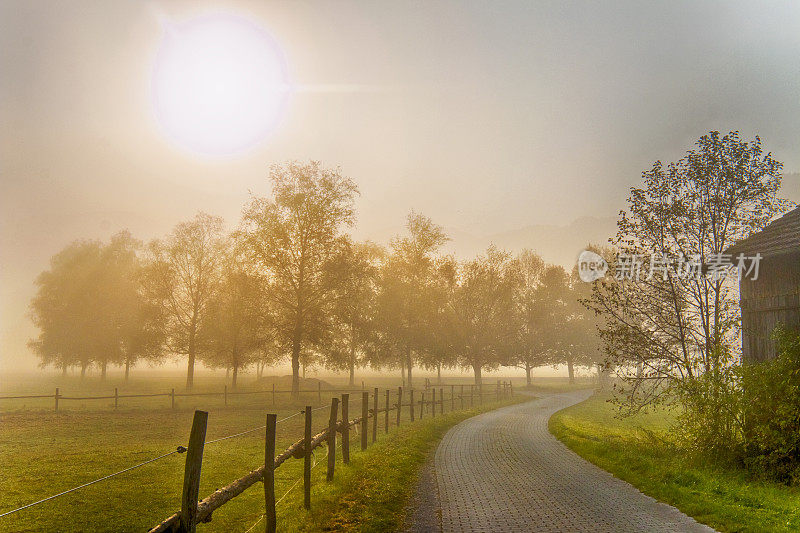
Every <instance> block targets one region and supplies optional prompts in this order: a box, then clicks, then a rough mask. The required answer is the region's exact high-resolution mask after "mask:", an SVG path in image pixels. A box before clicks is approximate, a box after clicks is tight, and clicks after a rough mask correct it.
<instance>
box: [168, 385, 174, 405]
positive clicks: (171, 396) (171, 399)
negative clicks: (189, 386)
mask: <svg viewBox="0 0 800 533" xmlns="http://www.w3.org/2000/svg"><path fill="white" fill-rule="evenodd" d="M169 397H170V403H171V404H172V408H173V409H175V389H172V392H170V393H169Z"/></svg>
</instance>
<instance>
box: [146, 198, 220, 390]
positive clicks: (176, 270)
mask: <svg viewBox="0 0 800 533" xmlns="http://www.w3.org/2000/svg"><path fill="white" fill-rule="evenodd" d="M222 229H223V222H222V219H221V218H219V217H214V216H211V215H207V214H205V213H199V214H197V215H196V216H195V218H194V219H192V220H190V221H188V222H182V223H180V224H178V225H177V226H175V228H174V229H173V230H172V233H170V234H169V235H168V236H167V238H166V239H164V240H163V241H159V240H156V241H152V242H151V243H150V244H149V246H148V251H149V261H148V264H147V265H146V267H145V271H144V280H145V281H144V282H145V287H146V288H147V294H148V297H149V298H151V300H152V301H153V302H156V303H157V304H158V305H159V307H160V308H161V313H162V316H163V317H164V323H165V331H166V338H167V344H168V346H169V348H170V350H171V351H172V352H173V353H176V354H181V355H185V356H187V366H188V368H187V372H186V387H187V388H191V387H192V385H193V384H194V365H195V361H196V359H197V357H198V355H199V353H200V349H201V345H202V342H203V339H202V326H203V324H204V323H205V322H204V318H205V314H206V311H207V310H208V304H209V302H210V301H211V299H212V298H213V296H214V294H215V291H216V290H217V287H218V285H219V282H220V265H221V262H222V259H223V257H224V255H225V253H227V250H226V247H227V242H226V238H225V236H224V234H223V231H222Z"/></svg>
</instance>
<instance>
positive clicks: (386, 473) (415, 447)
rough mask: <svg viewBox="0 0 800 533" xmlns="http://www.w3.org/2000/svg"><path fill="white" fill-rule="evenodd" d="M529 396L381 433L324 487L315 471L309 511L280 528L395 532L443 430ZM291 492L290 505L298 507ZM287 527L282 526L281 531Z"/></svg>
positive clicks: (319, 473)
mask: <svg viewBox="0 0 800 533" xmlns="http://www.w3.org/2000/svg"><path fill="white" fill-rule="evenodd" d="M530 399H531V398H530V397H529V396H516V397H515V398H513V399H510V400H506V401H501V402H492V403H487V404H486V405H484V406H483V407H476V408H474V409H467V410H464V411H454V412H452V413H446V414H445V415H444V416H441V415H437V416H436V418H425V419H423V420H422V421H418V422H415V423H414V424H409V425H405V426H401V427H400V428H399V429H395V430H393V431H392V432H391V433H389V434H388V435H382V436H380V437H379V438H378V441H377V442H376V443H375V444H371V445H370V447H369V448H367V450H366V451H364V452H359V453H356V454H354V455H352V457H351V461H350V465H348V466H346V467H344V468H337V471H336V478H335V480H334V482H333V483H330V484H326V483H325V482H324V480H323V478H324V472H323V471H322V469H319V470H320V472H317V473H316V476H317V478H319V479H317V480H315V488H314V490H313V492H312V502H313V504H312V509H311V511H310V512H308V513H307V514H306V516H305V520H304V521H302V522H299V521H295V522H294V523H293V524H280V523H279V529H281V530H286V531H303V532H317V531H363V532H383V531H397V530H398V529H400V528H401V527H402V526H403V524H404V521H405V510H406V508H407V506H408V503H409V501H410V498H411V496H412V494H413V492H414V489H415V487H416V484H417V479H418V475H419V472H420V469H421V468H422V466H423V465H424V463H425V460H426V459H427V457H428V454H429V453H430V452H431V451H432V450H433V449H434V448H435V447H436V445H437V444H438V442H439V441H440V440H441V438H442V437H443V436H444V434H445V433H446V432H447V430H448V429H450V428H451V427H453V426H454V425H456V424H457V423H459V422H461V421H463V420H465V419H467V418H470V417H472V416H475V415H477V414H480V413H482V412H486V411H490V410H492V409H496V408H498V407H501V406H503V405H511V404H514V403H519V402H523V401H529V400H530ZM301 503H302V495H301V494H297V495H296V496H295V500H294V501H293V502H291V503H290V505H295V506H299V505H300V504H301ZM287 526H288V527H287Z"/></svg>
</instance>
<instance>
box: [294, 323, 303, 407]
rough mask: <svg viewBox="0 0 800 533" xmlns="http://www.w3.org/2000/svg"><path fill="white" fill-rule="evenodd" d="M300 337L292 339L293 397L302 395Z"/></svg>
mask: <svg viewBox="0 0 800 533" xmlns="http://www.w3.org/2000/svg"><path fill="white" fill-rule="evenodd" d="M300 348H301V346H300V338H299V336H297V335H296V336H295V338H294V339H293V340H292V398H297V397H299V396H300Z"/></svg>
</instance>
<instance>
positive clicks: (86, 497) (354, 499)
mask: <svg viewBox="0 0 800 533" xmlns="http://www.w3.org/2000/svg"><path fill="white" fill-rule="evenodd" d="M219 383H220V382H219V381H213V380H208V381H203V380H200V382H199V383H198V384H197V386H196V388H195V390H196V391H203V390H217V389H218V388H219V387H218V385H219ZM165 384H166V383H160V382H155V383H149V384H146V383H143V382H142V383H139V384H138V385H131V386H132V387H134V388H135V389H136V390H141V391H145V390H153V389H159V388H163V386H164V385H165ZM386 385H388V383H387V384H386ZM383 386H385V385H383ZM67 389H69V387H67ZM40 390H41V389H40ZM67 392H70V391H69V390H67ZM77 392H80V393H86V392H87V391H86V390H78V389H77V388H76V389H75V393H77ZM95 392H96V391H95ZM351 396H352V397H351V405H350V413H351V416H352V417H355V416H358V415H359V414H360V403H359V401H358V399H357V396H359V395H358V394H353V395H351ZM329 399H330V394H328V393H325V392H324V391H323V395H322V400H321V401H320V398H319V397H318V395H317V394H316V393H309V394H305V395H304V397H303V398H301V400H300V401H296V402H290V401H289V400H288V398H286V397H283V398H279V402H278V405H276V406H272V405H271V404H270V400H269V396H268V395H267V396H261V395H253V396H232V397H230V398H229V406H228V407H224V406H223V405H222V399H221V398H217V397H189V398H181V399H180V402H178V405H177V408H176V409H175V410H173V409H170V408H169V407H168V404H169V400H168V398H157V399H155V400H159V401H158V402H153V403H150V402H149V399H148V401H144V402H141V403H136V402H132V404H131V405H129V406H127V407H121V408H120V409H118V410H117V411H114V410H110V407H113V400H112V401H111V404H112V405H109V402H105V401H103V402H94V403H91V402H87V403H86V404H81V403H80V402H79V401H76V402H74V403H72V404H69V406H68V407H64V408H62V410H61V412H59V413H54V412H53V411H52V407H51V405H50V402H51V401H52V400H50V401H49V402H47V403H46V404H45V405H42V406H39V405H32V404H24V405H19V404H18V405H14V406H13V408H12V409H11V410H7V411H5V412H3V413H2V414H0V513H2V512H4V511H6V510H10V509H13V508H16V507H18V506H20V505H24V504H27V503H30V502H32V501H35V500H38V499H40V498H43V497H46V496H49V495H51V494H55V493H57V492H60V491H62V490H65V489H68V488H70V487H74V486H76V485H79V484H81V483H85V482H86V481H89V480H92V479H95V478H98V477H101V476H103V475H106V474H108V473H110V472H114V471H117V470H120V469H123V468H126V467H128V466H130V465H132V464H136V463H139V462H142V461H145V460H147V459H149V458H151V457H154V456H157V455H161V454H163V453H166V452H168V451H171V450H174V449H175V448H176V446H178V445H185V443H186V440H187V438H188V434H189V429H190V426H191V420H192V412H193V410H194V409H195V408H198V409H204V410H207V411H209V426H208V434H207V440H213V439H215V438H218V437H222V436H226V435H230V434H233V433H237V432H240V431H243V430H246V429H250V428H253V427H258V426H260V425H263V424H264V418H265V413H266V412H268V411H269V412H277V413H278V416H279V419H281V418H285V417H288V416H290V415H293V414H297V413H298V412H299V410H300V409H301V408H302V406H303V405H305V404H311V405H313V406H314V407H317V406H326V405H329V401H330V400H329ZM359 399H360V398H359ZM416 399H417V400H419V393H417V397H416ZM475 402H476V404H478V401H477V397H476V399H475ZM97 403H102V405H101V406H98V405H97ZM382 404H383V396H381V405H382ZM159 405H160V406H159ZM497 405H498V404H496V403H493V402H490V399H489V397H487V399H486V401H485V404H484V405H483V406H476V407H475V409H472V410H469V409H467V410H465V411H460V412H455V413H452V414H447V415H446V416H437V417H436V418H435V419H432V418H429V415H428V416H426V418H425V419H424V420H423V421H422V422H419V421H418V422H416V423H415V424H413V425H411V424H406V425H404V426H403V425H401V428H400V429H399V430H398V429H392V431H391V432H390V433H389V434H388V435H384V433H383V419H382V418H380V419H379V420H380V425H379V432H378V433H379V439H378V442H377V443H376V445H371V446H370V448H368V450H367V451H366V452H361V451H360V448H359V445H358V438H359V437H358V435H357V432H352V433H351V438H352V441H353V444H352V445H351V465H350V466H349V467H346V468H338V465H341V457H338V459H339V461H338V463H337V478H336V481H335V482H334V483H332V484H326V483H325V482H324V475H325V467H324V457H325V453H326V448H325V447H321V448H318V449H317V450H316V459H317V460H318V461H319V464H320V465H321V466H320V467H319V468H315V469H314V470H313V475H314V478H315V481H314V489H313V496H312V498H313V502H314V506H313V508H312V511H311V512H310V513H308V512H306V511H304V510H303V509H302V490H301V485H295V482H296V481H297V480H298V479H300V477H301V475H302V461H298V460H290V461H288V462H286V463H285V464H284V465H282V466H281V467H280V468H279V469H278V470H277V471H276V493H277V495H278V497H279V498H280V497H281V496H282V495H284V494H286V496H285V497H284V499H283V500H281V501H280V503H279V504H278V520H279V524H280V527H279V529H280V530H281V531H318V530H331V529H340V530H348V529H350V530H357V531H384V530H386V529H387V527H389V526H390V525H392V524H394V525H396V524H399V523H401V521H402V509H403V506H404V505H405V502H406V501H407V497H408V495H409V494H410V491H411V490H412V489H413V484H414V479H415V476H416V472H417V468H418V467H419V466H420V465H421V464H422V462H423V461H424V458H425V456H426V454H427V452H428V451H429V450H430V449H431V446H433V445H434V444H435V443H436V442H437V440H438V438H440V437H441V436H442V435H443V433H444V431H446V429H447V428H449V427H450V426H452V425H453V424H455V423H456V422H458V421H459V420H462V419H464V418H466V417H468V416H472V415H474V414H476V413H477V412H478V411H480V410H485V409H490V408H493V407H496V406H497ZM445 407H446V411H449V410H450V403H449V402H446V404H445ZM457 407H458V405H457ZM408 418H409V415H408V408H406V409H404V411H403V422H404V423H407V422H408ZM327 419H328V410H327V408H322V409H320V410H318V411H315V412H314V424H313V430H314V432H315V433H316V432H317V431H319V430H321V429H322V428H323V427H325V426H326V425H327ZM391 420H392V423H393V422H394V415H392V417H391ZM302 423H303V419H302V417H301V416H294V417H293V418H290V419H288V420H285V421H283V422H281V423H280V424H279V425H278V445H277V448H278V449H279V450H282V449H283V448H285V447H286V446H288V445H289V444H290V443H291V442H293V441H295V440H297V439H298V438H299V437H300V436H302V433H303V430H302ZM263 446H264V437H263V433H262V432H261V431H257V432H254V433H250V434H248V435H244V436H241V437H237V438H233V439H229V440H225V441H222V442H217V443H209V444H208V445H207V446H206V449H205V454H204V461H203V473H202V480H201V488H200V493H201V497H202V496H206V495H208V494H210V493H211V492H213V491H214V490H216V489H217V488H219V487H221V486H223V485H226V484H227V483H229V482H231V481H233V480H234V479H236V478H238V477H240V476H242V475H244V474H246V473H247V472H249V471H250V470H251V469H253V468H255V467H256V466H258V465H259V463H260V462H263ZM337 453H338V454H339V455H340V454H341V451H340V450H338V452H337ZM183 461H184V456H183V455H178V454H173V455H171V456H169V457H166V458H164V459H161V460H159V461H156V462H154V463H151V464H148V465H146V466H144V467H142V468H139V469H137V470H134V471H131V472H128V473H125V474H122V475H120V476H118V477H116V478H113V479H109V480H107V481H103V482H101V483H98V484H96V485H92V486H89V487H86V488H84V489H81V490H79V491H77V492H74V493H70V494H68V495H66V496H63V497H60V498H58V499H56V500H53V501H49V502H46V503H43V504H41V505H38V506H36V507H33V508H30V509H25V510H23V511H20V512H18V513H16V514H14V515H10V516H7V517H4V518H0V530H3V531H19V532H23V531H144V530H147V529H148V528H149V527H150V526H152V525H154V524H156V523H158V522H159V521H160V520H162V519H164V518H166V517H167V516H169V515H170V514H171V513H172V512H174V511H176V510H177V509H178V508H179V507H180V492H181V487H182V478H183V464H184V463H183ZM293 486H294V489H293V490H291V491H290V490H289V489H290V488H291V487H293ZM263 507H264V504H263V490H262V489H261V486H260V485H257V486H255V487H253V488H251V489H250V490H248V491H246V492H245V493H244V494H242V495H241V496H239V497H237V498H235V499H234V500H232V501H231V502H230V503H228V504H227V505H225V506H223V507H222V508H221V509H219V510H217V511H216V512H215V513H214V515H213V521H212V522H211V523H209V524H204V525H202V526H201V530H203V531H246V530H247V529H248V528H250V527H251V526H252V525H253V524H255V523H256V522H257V521H258V520H259V519H260V517H261V515H262V513H263ZM261 527H263V522H262V523H261V524H260V525H259V526H258V527H257V528H256V530H258V529H260V528H261Z"/></svg>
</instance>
